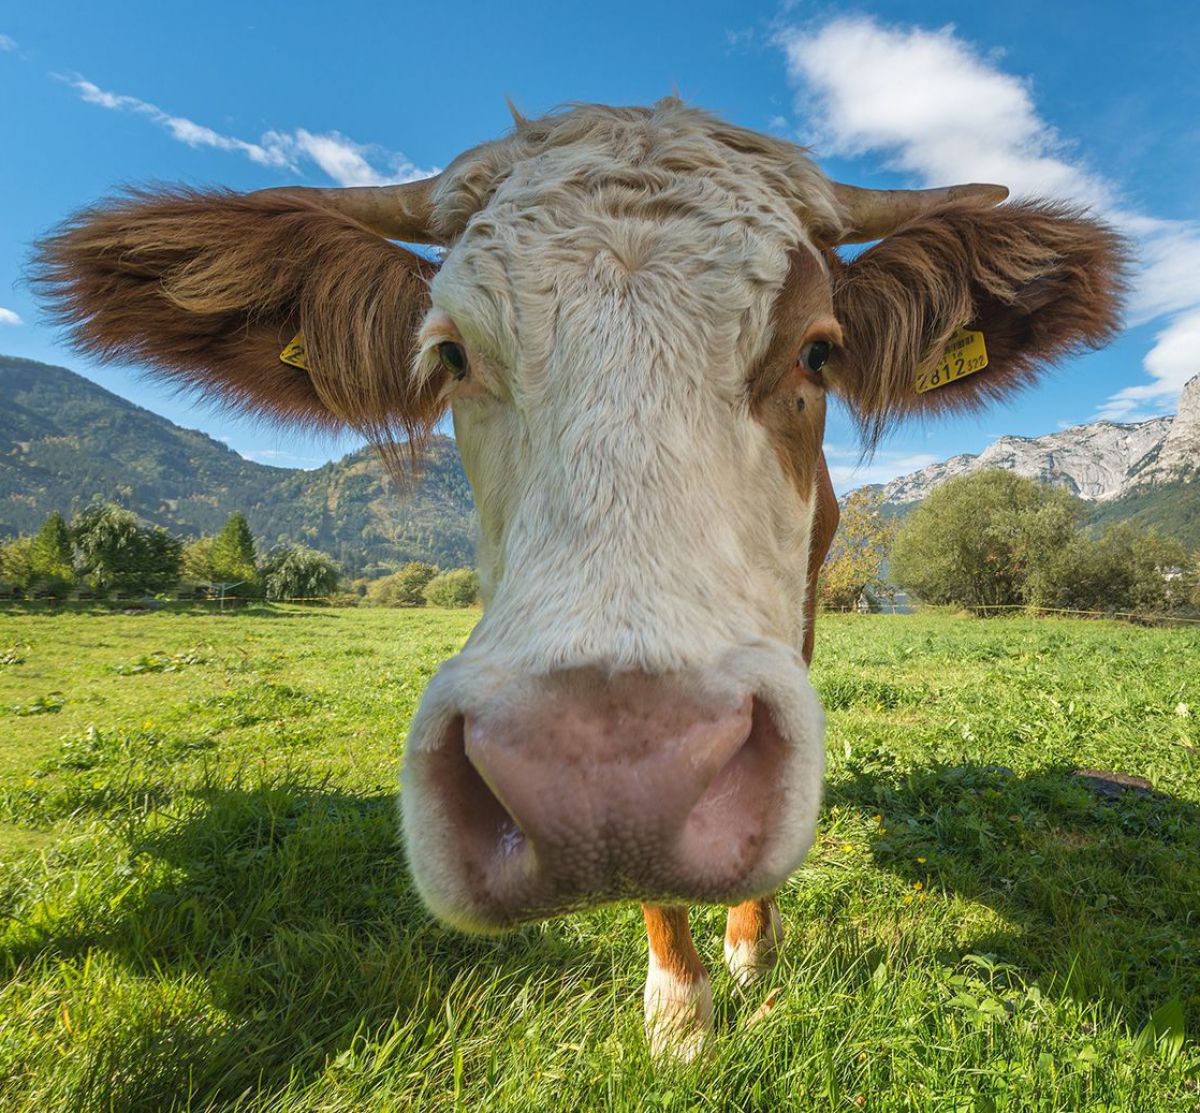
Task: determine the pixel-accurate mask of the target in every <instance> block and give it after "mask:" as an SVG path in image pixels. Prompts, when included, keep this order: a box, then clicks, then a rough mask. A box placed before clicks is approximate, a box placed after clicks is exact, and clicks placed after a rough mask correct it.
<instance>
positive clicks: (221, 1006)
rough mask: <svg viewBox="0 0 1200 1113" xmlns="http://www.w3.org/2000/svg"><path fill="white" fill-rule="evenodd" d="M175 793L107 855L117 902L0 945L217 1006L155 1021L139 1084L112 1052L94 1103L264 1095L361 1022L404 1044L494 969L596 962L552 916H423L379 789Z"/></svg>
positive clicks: (553, 980) (506, 991) (530, 974)
mask: <svg viewBox="0 0 1200 1113" xmlns="http://www.w3.org/2000/svg"><path fill="white" fill-rule="evenodd" d="M193 803H194V806H192V807H189V808H188V810H187V814H185V815H184V816H183V817H182V818H180V819H178V820H177V821H175V822H174V823H172V824H170V825H169V826H167V827H166V828H165V829H163V830H161V831H158V832H155V833H151V834H146V835H143V836H142V837H138V836H137V835H136V834H135V835H134V837H133V839H132V854H131V855H130V857H129V860H128V864H127V865H123V866H122V867H121V868H122V870H123V872H124V874H125V875H126V876H128V875H130V874H132V876H133V877H135V878H141V879H142V883H141V884H139V885H138V886H137V889H136V896H133V895H131V896H130V898H129V899H128V900H127V901H125V902H124V903H123V904H122V908H121V913H120V914H119V915H117V916H115V917H112V918H105V917H103V916H100V917H99V918H97V919H95V920H92V921H90V922H87V923H84V924H79V923H78V922H76V923H75V925H74V926H75V930H74V931H70V932H66V933H64V932H63V931H62V930H61V925H58V926H57V928H56V929H55V930H53V932H50V931H48V932H47V933H46V934H45V936H44V937H43V938H41V939H40V940H30V941H29V943H28V945H27V946H26V947H25V948H23V949H22V950H17V951H15V952H14V951H13V950H10V951H9V952H8V961H9V965H10V969H18V968H20V967H21V966H23V965H26V964H32V963H34V962H36V961H37V960H42V961H45V960H46V959H49V960H50V961H51V962H54V961H57V960H58V959H61V958H68V959H75V960H79V959H81V958H82V957H83V956H84V955H87V956H88V959H89V962H90V961H91V960H92V957H93V956H95V955H96V954H102V955H107V956H109V957H111V958H112V959H113V960H115V961H116V962H117V963H119V964H120V965H122V966H124V967H126V968H127V969H128V970H129V971H130V972H132V973H133V974H135V975H138V976H139V977H141V978H146V979H150V980H162V981H165V982H167V983H171V984H179V983H180V982H181V981H187V980H191V981H192V982H195V981H197V979H198V980H199V983H200V984H202V985H203V986H204V987H205V990H204V991H205V993H206V995H207V996H209V997H210V999H211V1002H212V1006H213V1007H214V1008H215V1010H216V1015H218V1016H221V1017H222V1018H224V1020H223V1023H221V1024H220V1025H212V1026H210V1027H208V1028H206V1029H205V1030H204V1031H203V1032H202V1033H201V1034H199V1035H198V1034H197V1033H196V1031H195V1030H194V1026H193V1027H192V1028H187V1025H186V1024H184V1023H183V1022H181V1030H180V1031H179V1032H170V1031H166V1030H162V1031H159V1032H158V1033H157V1034H156V1036H155V1038H156V1039H157V1040H158V1041H159V1042H160V1043H162V1044H163V1045H164V1046H165V1045H172V1046H174V1047H175V1049H176V1056H175V1060H174V1061H172V1062H171V1063H170V1064H168V1065H167V1066H165V1067H164V1066H162V1065H161V1064H160V1065H159V1067H158V1068H156V1071H155V1072H154V1073H153V1076H152V1077H148V1078H147V1079H146V1082H145V1085H144V1086H142V1087H139V1086H138V1085H137V1083H136V1079H135V1078H134V1077H133V1076H134V1075H136V1073H137V1072H136V1070H134V1071H133V1072H132V1074H131V1072H130V1070H129V1069H127V1068H124V1067H123V1068H122V1074H123V1076H124V1079H125V1081H123V1082H122V1083H121V1085H120V1087H119V1088H118V1089H115V1090H113V1091H112V1092H111V1093H109V1092H108V1091H105V1092H104V1093H97V1094H96V1095H94V1098H93V1100H94V1103H95V1104H96V1105H97V1107H100V1106H103V1107H105V1108H107V1105H105V1102H106V1101H107V1100H108V1099H110V1098H111V1099H112V1100H116V1101H117V1102H118V1103H119V1104H120V1105H121V1107H123V1108H153V1109H158V1108H167V1107H170V1106H171V1105H172V1103H173V1102H180V1103H185V1102H186V1101H187V1100H194V1099H196V1098H197V1096H200V1097H201V1098H202V1103H203V1102H207V1101H209V1100H223V1099H229V1098H233V1097H235V1096H236V1095H238V1094H241V1093H243V1092H245V1091H247V1089H249V1090H250V1091H251V1092H256V1093H257V1094H258V1098H259V1100H264V1101H265V1100H266V1098H267V1097H269V1096H270V1094H271V1093H272V1092H276V1091H282V1090H284V1089H287V1088H289V1087H297V1086H302V1085H303V1084H304V1083H305V1082H306V1081H309V1080H311V1079H312V1078H314V1077H316V1076H317V1075H319V1074H320V1073H321V1072H322V1071H324V1070H326V1069H328V1068H329V1065H330V1064H331V1063H332V1062H333V1061H334V1060H335V1059H336V1058H337V1057H338V1055H339V1054H340V1053H341V1052H343V1051H348V1050H349V1049H351V1048H352V1047H354V1046H355V1045H356V1041H357V1042H358V1043H361V1040H362V1038H363V1037H364V1036H376V1035H380V1034H382V1033H385V1032H387V1031H394V1030H397V1029H399V1030H401V1032H402V1038H403V1039H404V1040H413V1041H415V1045H414V1054H416V1053H417V1051H419V1050H422V1047H421V1045H422V1041H427V1040H429V1039H431V1038H433V1039H435V1041H436V1040H440V1039H442V1038H444V1036H445V1033H446V1030H447V1022H448V1017H449V1016H450V1014H451V1013H453V1014H455V1015H458V1016H462V1015H464V1014H465V1015H467V1016H470V1015H471V1012H472V1009H473V1008H474V1003H475V1002H476V1001H477V1000H478V999H479V998H480V997H481V995H483V994H485V993H490V992H494V991H495V989H496V987H497V986H500V985H503V986H504V987H505V988H503V989H502V990H501V991H500V994H499V995H498V996H497V998H496V999H497V1000H498V999H500V998H503V1000H505V1001H509V1002H511V1000H512V997H513V995H515V994H516V993H517V992H518V991H520V990H521V989H522V987H524V990H525V992H526V993H529V994H532V995H533V997H534V999H535V1000H540V999H543V998H553V997H555V996H557V995H558V994H565V995H567V998H568V999H569V998H570V997H571V996H572V995H573V994H574V993H575V992H577V991H578V987H579V986H580V984H586V983H588V982H590V981H601V980H603V981H605V982H607V981H608V980H609V978H610V976H611V974H610V965H609V962H608V958H607V955H604V954H599V953H597V952H596V951H594V950H590V949H585V948H581V947H580V946H579V945H578V944H576V943H575V941H574V940H573V939H572V938H570V937H569V935H568V934H566V933H564V932H563V931H562V930H561V928H555V927H553V926H550V927H539V928H530V929H526V930H524V931H521V932H518V933H515V934H513V935H508V936H504V937H499V938H485V937H478V936H467V935H463V934H461V933H458V932H455V931H452V930H450V929H448V928H445V927H443V926H442V925H440V924H438V923H435V922H434V921H433V920H432V918H431V917H430V916H429V914H428V913H427V912H426V911H425V910H424V908H423V906H422V905H421V904H420V901H419V899H418V897H417V895H416V893H415V892H414V890H413V887H412V885H411V881H410V878H409V875H408V872H407V868H406V866H405V863H404V860H403V854H402V851H401V848H400V846H399V845H398V829H397V822H396V805H395V797H394V796H393V795H392V794H377V795H364V796H358V795H352V794H346V793H340V792H335V791H326V790H324V789H323V788H321V787H315V788H314V787H311V786H308V787H306V786H300V785H291V784H278V785H274V786H270V787H263V788H250V789H245V790H243V789H238V788H217V789H206V790H201V791H200V792H198V793H197V794H196V795H195V797H194V798H193ZM68 922H71V921H70V920H68ZM169 992H170V991H169V990H168V994H169ZM564 1007H566V1006H564ZM148 1022H149V1021H148ZM153 1023H154V1024H155V1025H157V1026H160V1027H161V1026H162V1025H163V1023H164V1022H163V1020H162V1018H161V1016H160V1017H157V1018H155V1019H154V1021H153ZM184 1028H186V1029H187V1030H186V1032H185V1031H184V1030H183V1029H184ZM431 1033H434V1034H435V1035H434V1036H431ZM423 1050H424V1051H425V1052H428V1048H424V1049H423ZM90 1107H91V1106H90V1105H89V1108H90Z"/></svg>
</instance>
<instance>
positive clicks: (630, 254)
mask: <svg viewBox="0 0 1200 1113" xmlns="http://www.w3.org/2000/svg"><path fill="white" fill-rule="evenodd" d="M435 207H436V219H437V220H438V222H439V223H440V225H441V227H442V228H443V230H445V231H447V232H448V233H450V234H451V235H456V236H458V239H457V242H456V243H455V244H454V245H453V246H452V247H451V249H450V251H449V253H448V255H447V257H446V259H445V261H444V263H443V265H442V267H441V269H440V271H439V272H438V274H437V276H436V278H435V279H434V280H433V282H432V287H431V292H432V301H433V306H434V318H433V320H432V322H431V327H430V330H429V331H428V335H427V343H426V344H425V346H424V348H423V350H422V353H421V355H420V356H419V358H418V370H419V371H421V372H423V373H431V372H432V368H433V365H434V363H433V361H434V360H435V359H436V355H435V353H434V350H433V345H434V343H435V342H436V339H437V337H439V336H441V337H444V335H445V329H446V328H447V327H448V325H447V322H450V323H452V325H453V327H454V328H455V329H456V330H457V334H458V335H459V336H461V338H462V340H463V342H464V343H465V345H466V347H467V350H468V354H469V356H470V360H471V376H470V382H469V384H468V385H467V386H462V387H454V388H452V394H451V401H452V404H453V410H454V423H455V430H456V433H457V437H458V444H459V448H460V451H461V453H462V458H463V463H464V466H465V468H466V471H467V475H468V478H469V480H470V482H471V486H472V488H473V491H474V494H475V501H476V505H477V506H478V512H479V535H478V544H477V557H478V563H479V568H480V576H481V582H482V589H483V595H484V601H485V614H484V616H483V619H482V620H481V622H480V623H479V625H478V626H477V627H476V628H475V630H474V632H473V633H472V635H471V638H470V640H469V642H468V644H467V646H466V648H465V649H464V651H463V653H462V654H461V655H460V656H459V657H458V658H457V659H455V660H454V661H452V662H449V663H448V664H447V665H446V666H444V667H443V669H442V671H441V673H440V674H439V676H438V677H437V678H435V680H434V681H433V682H432V683H431V684H430V687H429V690H428V692H427V693H426V695H425V698H424V700H423V702H422V706H421V709H420V712H419V714H418V715H417V716H416V718H415V720H414V722H413V725H412V731H411V734H410V740H409V745H410V747H411V748H412V750H413V751H414V752H416V751H419V750H420V749H421V748H422V747H428V746H436V745H438V744H439V743H438V740H439V737H440V731H441V729H442V727H443V726H444V725H445V723H446V722H447V721H448V719H449V717H450V716H451V715H453V714H455V713H458V712H461V711H463V710H464V709H469V708H470V707H471V706H472V705H474V706H480V701H481V700H483V699H485V698H491V697H494V698H498V699H503V698H510V697H509V696H508V695H507V693H508V691H509V689H510V688H511V687H513V686H514V682H516V683H515V686H517V687H519V682H520V680H521V679H522V678H528V677H532V676H544V675H546V674H548V673H551V672H554V671H556V670H561V669H567V668H578V667H581V666H599V667H602V668H604V669H608V670H613V671H617V670H641V671H643V672H649V673H662V672H668V671H670V672H674V673H677V674H680V673H682V674H687V675H689V676H692V677H695V678H697V680H698V682H703V683H706V684H712V685H726V686H729V687H730V688H732V687H734V686H737V685H740V686H741V691H742V692H743V693H745V692H754V693H757V694H759V695H761V696H762V697H763V698H764V699H765V700H766V701H767V702H768V704H769V705H770V707H771V708H772V711H773V714H774V716H775V719H776V722H777V723H778V726H779V728H780V730H781V731H782V732H783V733H784V735H785V736H786V737H787V738H788V740H789V741H790V743H791V747H792V752H791V754H790V758H789V761H788V765H787V768H786V770H785V772H784V781H785V785H786V789H787V792H786V797H787V800H788V807H787V810H786V813H785V814H782V815H779V816H777V817H775V819H776V824H775V828H774V833H773V838H772V842H771V845H770V846H769V848H768V850H767V851H766V852H765V853H764V855H763V860H762V861H761V862H760V863H759V866H758V868H757V869H756V870H755V871H754V873H753V874H752V875H751V876H748V877H747V878H746V879H745V886H744V892H745V895H747V896H751V895H758V894H761V893H763V892H765V891H768V890H769V889H770V888H772V887H773V886H775V885H777V884H779V883H780V882H782V881H783V880H784V879H785V878H786V877H787V875H788V874H789V873H790V872H791V871H792V870H793V869H794V868H795V867H796V865H797V864H798V863H799V861H800V860H801V858H802V857H803V855H804V853H805V852H806V851H807V849H808V846H809V844H810V842H811V839H812V834H813V827H814V824H815V818H816V811H817V805H818V802H819V795H820V784H821V777H822V772H823V729H824V724H823V716H822V713H821V709H820V705H819V702H818V700H817V697H816V694H815V692H814V691H813V689H812V687H811V685H810V684H809V683H808V679H807V670H806V669H805V667H804V664H803V662H802V660H801V658H800V647H801V644H802V640H803V636H804V619H803V613H804V602H805V591H806V572H807V565H808V555H809V544H810V532H811V525H812V519H813V510H814V507H813V505H812V502H811V500H810V499H809V498H808V497H806V496H805V495H803V494H801V493H800V492H798V491H797V490H796V488H795V486H794V484H793V483H792V481H791V479H790V478H789V476H788V475H787V474H785V471H784V469H783V467H782V465H781V463H780V461H779V459H778V457H777V454H776V450H775V447H774V446H773V445H772V444H771V442H770V441H769V439H768V436H767V434H766V432H765V431H764V429H763V428H762V426H761V425H760V424H759V423H758V422H757V421H756V420H755V419H754V417H753V415H752V414H751V412H750V409H749V404H748V400H747V380H748V377H749V375H750V372H751V369H752V368H753V366H754V363H755V360H756V359H758V358H759V357H761V355H762V354H763V353H764V352H765V350H766V348H767V345H768V344H769V342H770V339H771V328H770V322H771V313H772V308H773V305H774V302H775V299H776V298H777V296H778V294H779V292H780V289H781V286H782V283H783V281H784V278H785V275H786V273H787V267H788V251H789V250H790V249H792V248H793V247H795V246H796V245H797V244H808V243H809V239H810V229H812V228H824V227H828V226H831V225H833V224H836V221H837V216H836V206H835V204H834V202H833V200H832V194H831V193H830V187H829V183H828V182H827V181H826V179H824V177H823V176H822V175H821V174H820V172H819V171H818V170H817V169H816V168H815V167H814V166H813V164H812V163H810V162H809V161H808V160H807V158H805V156H804V154H803V152H801V151H800V149H799V148H796V147H794V146H792V145H791V144H787V143H783V142H781V141H778V140H775V139H771V138H769V137H764V136H759V135H756V134H755V133H751V132H744V131H741V130H740V129H736V128H732V127H730V126H729V125H726V124H724V123H722V122H720V121H718V120H716V119H714V118H713V117H710V116H708V115H706V114H704V113H701V112H697V111H695V110H692V109H687V108H684V107H683V106H682V105H680V104H679V103H678V102H677V101H667V102H663V103H662V104H660V105H658V106H656V107H655V108H654V109H649V110H642V109H638V110H635V109H604V108H590V107H589V108H583V109H578V110H575V111H573V112H569V113H565V114H563V115H561V116H558V117H552V118H549V119H548V120H543V121H533V122H529V123H524V124H521V125H520V126H519V127H518V129H517V130H516V131H515V132H514V134H513V135H512V136H510V137H509V138H507V139H504V140H500V141H498V142H496V143H493V144H487V145H485V146H484V147H481V148H478V149H476V150H475V151H471V152H468V153H467V154H465V155H463V156H461V157H460V158H459V159H458V160H456V161H455V163H454V164H453V165H452V166H451V167H450V169H449V170H448V171H447V173H446V174H445V175H444V176H443V179H442V180H441V181H440V183H439V186H438V192H437V197H436V198H435ZM489 693H490V694H491V697H489V695H488V694H489ZM512 698H516V697H512ZM403 809H404V824H405V832H406V837H407V847H408V854H409V858H410V861H411V863H412V867H413V873H414V877H415V878H416V881H417V885H418V887H419V888H420V890H421V892H422V894H423V896H424V897H425V899H426V901H427V902H428V903H429V905H430V906H431V908H433V909H434V911H436V912H437V913H438V914H439V915H441V916H443V917H444V918H446V919H448V920H450V921H451V922H454V923H457V924H459V925H461V926H464V927H468V928H470V927H480V926H484V925H483V924H482V923H481V920H480V915H479V913H478V912H477V910H476V909H474V908H473V907H472V902H471V894H470V893H469V892H468V890H467V885H466V882H465V881H464V879H463V878H462V877H461V876H459V874H460V870H459V869H458V868H457V864H456V861H455V855H454V853H453V851H452V849H451V848H450V845H449V837H448V832H447V831H446V830H445V826H446V824H445V822H443V821H442V820H443V817H441V816H440V814H439V810H438V806H437V804H436V801H434V800H433V799H431V794H430V793H429V792H428V791H427V787H426V786H424V785H422V784H420V783H417V782H416V781H414V780H413V778H409V780H408V782H407V783H406V785H405V789H404V793H403ZM734 896H735V895H734V894H731V899H733V897H734Z"/></svg>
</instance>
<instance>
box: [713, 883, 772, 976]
mask: <svg viewBox="0 0 1200 1113" xmlns="http://www.w3.org/2000/svg"><path fill="white" fill-rule="evenodd" d="M782 943H783V918H782V917H781V916H780V915H779V909H778V908H776V907H775V902H774V901H772V902H771V905H770V914H769V916H768V925H767V930H766V931H765V932H763V934H762V935H761V936H760V937H759V938H758V939H739V940H738V941H737V942H736V943H730V942H729V940H728V939H726V940H725V965H726V966H728V967H729V972H730V973H731V974H732V975H733V980H734V981H735V982H737V984H738V985H740V986H742V988H745V987H747V986H750V985H753V984H754V983H755V982H757V981H758V980H759V979H761V978H762V977H763V976H764V975H766V974H769V973H770V972H771V971H772V970H773V969H774V968H775V963H776V962H778V960H779V948H780V946H781V944H782Z"/></svg>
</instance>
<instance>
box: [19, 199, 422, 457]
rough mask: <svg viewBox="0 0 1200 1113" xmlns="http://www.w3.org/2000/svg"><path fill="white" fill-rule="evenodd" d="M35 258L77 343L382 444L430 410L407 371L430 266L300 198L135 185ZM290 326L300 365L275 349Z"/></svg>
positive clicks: (415, 431) (418, 428) (74, 223)
mask: <svg viewBox="0 0 1200 1113" xmlns="http://www.w3.org/2000/svg"><path fill="white" fill-rule="evenodd" d="M34 267H35V270H34V278H33V281H34V284H35V286H37V287H39V288H40V292H41V293H42V295H43V296H44V297H45V298H46V299H47V300H48V301H49V302H50V304H51V306H52V308H53V312H54V314H55V316H56V318H57V320H58V321H59V322H60V323H62V324H65V325H67V326H69V328H70V330H71V338H72V340H73V342H74V344H75V346H76V347H77V348H78V349H79V350H81V351H83V352H86V353H88V354H89V355H94V356H98V357H100V358H101V359H105V360H115V359H127V360H130V361H133V362H137V363H143V364H148V365H149V366H150V367H152V368H153V369H154V370H155V372H157V373H158V374H159V375H160V376H161V377H163V378H165V379H168V380H170V381H172V382H175V383H178V384H181V385H186V386H190V387H194V388H198V389H200V390H203V391H204V392H206V393H209V394H211V395H214V396H216V397H217V398H219V399H221V400H222V401H224V402H226V403H228V404H230V405H232V406H236V407H237V408H239V409H242V410H248V411H251V412H253V413H256V414H259V415H262V416H266V417H269V418H271V419H274V420H279V421H288V422H293V423H301V424H307V425H309V426H317V427H322V428H339V427H343V426H346V425H348V426H351V427H353V428H354V429H356V430H358V431H360V432H361V433H363V434H364V435H365V436H366V437H367V438H368V439H369V440H371V441H372V442H373V443H375V444H377V445H380V446H382V447H385V448H387V447H391V446H394V445H395V444H396V442H397V440H399V439H404V440H407V441H408V442H409V443H410V444H412V445H415V444H417V443H419V442H420V441H421V439H422V437H423V436H424V435H425V434H426V433H427V432H428V430H429V429H430V428H431V427H432V425H433V424H434V423H435V422H436V420H437V418H438V416H440V410H439V405H438V386H439V384H438V383H436V382H435V383H428V384H418V383H416V382H415V380H414V377H413V375H412V373H411V370H410V368H411V363H412V341H413V337H414V335H415V332H416V328H417V325H418V324H419V322H420V319H421V317H422V315H423V313H424V311H425V309H426V307H427V305H428V301H429V296H428V281H429V279H430V278H431V277H432V275H433V274H434V272H435V271H436V265H435V264H433V263H430V262H428V261H427V260H424V259H422V258H420V257H419V256H417V255H414V254H413V253H411V252H409V251H406V250H404V249H403V248H400V247H397V246H395V245H394V244H390V243H388V242H387V241H386V240H383V239H381V238H380V237H379V236H377V235H375V234H374V233H373V232H370V231H368V230H367V229H365V228H363V227H362V226H361V225H359V224H357V223H355V222H354V221H352V220H350V219H348V218H346V217H343V216H339V215H336V214H333V213H330V212H328V211H327V210H325V209H323V208H321V207H319V206H318V205H317V204H315V203H313V202H312V201H309V200H307V199H304V198H301V197H296V196H292V197H287V196H279V195H274V196H271V195H268V196H255V195H239V194H235V193H228V192H200V191H195V190H186V189H179V190H164V191H153V192H149V191H147V192H132V193H129V194H127V195H124V196H122V197H118V198H116V199H114V200H111V201H108V202H106V203H104V204H101V205H99V206H97V207H95V208H92V209H88V210H85V211H83V212H81V213H79V214H77V215H76V216H74V217H73V218H71V219H70V220H68V221H67V222H65V223H64V224H63V225H62V226H61V227H60V228H59V229H58V230H57V231H55V232H54V233H53V234H52V235H50V236H48V237H46V238H45V239H43V240H42V241H41V242H40V243H39V244H38V248H37V256H36V259H35V264H34ZM300 330H303V332H304V336H305V340H306V343H307V358H308V364H309V370H308V372H307V373H306V372H304V371H302V370H299V369H297V368H294V367H290V366H288V365H287V364H284V363H281V362H280V361H279V353H280V351H281V350H282V348H283V347H284V345H285V344H286V343H287V342H288V341H289V340H291V339H292V337H293V336H294V335H295V333H296V332H298V331H300ZM385 455H386V453H385ZM393 462H394V460H393Z"/></svg>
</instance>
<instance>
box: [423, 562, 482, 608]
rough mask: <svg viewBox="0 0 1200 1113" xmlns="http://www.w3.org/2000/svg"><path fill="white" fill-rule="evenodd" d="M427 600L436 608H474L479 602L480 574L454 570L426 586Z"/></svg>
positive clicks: (438, 576) (464, 569)
mask: <svg viewBox="0 0 1200 1113" xmlns="http://www.w3.org/2000/svg"><path fill="white" fill-rule="evenodd" d="M425 599H426V600H427V601H428V602H430V603H432V604H433V605H434V606H435V607H473V606H474V605H475V604H476V603H478V602H479V573H478V572H476V571H475V570H474V569H473V568H453V569H451V570H450V571H449V572H442V573H441V574H440V575H437V576H434V577H433V579H432V580H430V581H429V583H427V584H426V585H425Z"/></svg>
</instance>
